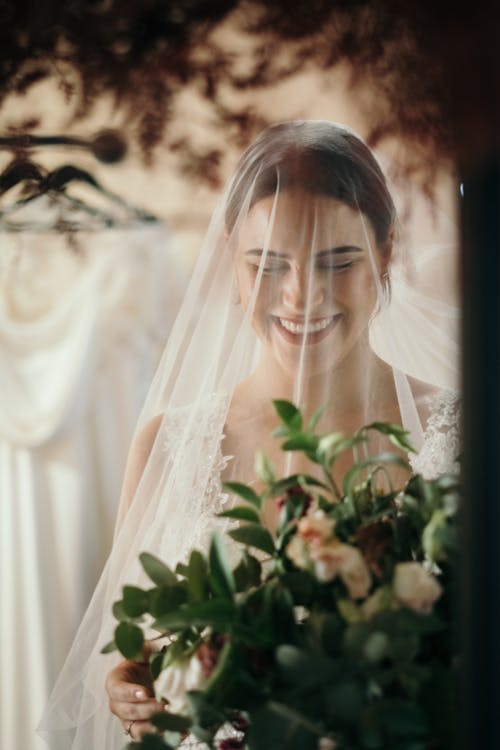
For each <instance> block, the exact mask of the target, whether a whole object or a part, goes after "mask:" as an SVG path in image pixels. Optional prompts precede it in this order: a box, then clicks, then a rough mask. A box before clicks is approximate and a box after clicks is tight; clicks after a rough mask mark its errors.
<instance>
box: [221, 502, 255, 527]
mask: <svg viewBox="0 0 500 750" xmlns="http://www.w3.org/2000/svg"><path fill="white" fill-rule="evenodd" d="M217 516H218V518H235V519H236V520H237V521H251V522H253V523H258V524H260V516H259V514H258V513H257V512H256V511H255V510H254V509H253V508H247V507H246V506H243V505H239V506H236V507H235V508H231V510H225V511H223V512H222V513H218V514H217Z"/></svg>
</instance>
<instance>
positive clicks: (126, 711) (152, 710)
mask: <svg viewBox="0 0 500 750" xmlns="http://www.w3.org/2000/svg"><path fill="white" fill-rule="evenodd" d="M109 709H110V711H111V713H113V714H115V716H118V718H119V719H121V720H122V721H129V722H130V721H133V720H144V719H150V718H151V716H153V714H157V713H159V712H160V711H164V710H165V707H164V706H163V704H162V703H158V702H157V701H154V700H149V701H143V702H140V703H127V702H123V701H110V702H109Z"/></svg>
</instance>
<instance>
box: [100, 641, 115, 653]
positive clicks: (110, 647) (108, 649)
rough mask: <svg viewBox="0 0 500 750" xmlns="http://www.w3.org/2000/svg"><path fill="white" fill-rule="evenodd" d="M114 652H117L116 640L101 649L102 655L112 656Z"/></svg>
mask: <svg viewBox="0 0 500 750" xmlns="http://www.w3.org/2000/svg"><path fill="white" fill-rule="evenodd" d="M112 651H116V643H115V641H114V639H113V640H112V641H109V643H106V645H105V646H103V647H102V648H101V654H110V653H111V652H112Z"/></svg>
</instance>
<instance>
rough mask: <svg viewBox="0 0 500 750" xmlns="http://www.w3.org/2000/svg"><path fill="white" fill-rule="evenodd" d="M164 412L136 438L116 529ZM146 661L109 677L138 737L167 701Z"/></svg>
mask: <svg viewBox="0 0 500 750" xmlns="http://www.w3.org/2000/svg"><path fill="white" fill-rule="evenodd" d="M161 420H162V415H161V414H159V415H158V416H156V417H154V418H153V419H152V420H151V421H149V422H148V423H147V424H146V425H145V426H144V427H143V428H142V430H141V431H140V432H139V433H138V434H137V436H136V438H135V439H134V441H133V443H132V445H131V448H130V451H129V455H128V459H127V465H126V468H125V476H124V479H123V486H122V492H121V497H120V505H119V509H118V517H117V523H116V529H117V530H118V529H119V528H120V527H121V525H122V523H123V519H124V518H125V516H126V514H127V511H128V509H129V507H130V505H131V503H132V500H133V498H134V495H135V493H136V490H137V487H138V485H139V482H140V480H141V477H142V475H143V472H144V469H145V467H146V464H147V462H148V459H149V456H150V454H151V450H152V448H153V445H154V442H155V440H156V436H157V434H158V430H159V429H160V425H161ZM144 656H145V660H144V661H143V662H135V661H129V660H125V661H121V662H120V663H119V664H118V665H117V666H116V667H115V668H114V669H112V670H111V671H110V672H109V673H108V675H107V677H106V683H105V686H106V691H107V693H108V698H109V710H110V711H111V713H113V714H115V716H117V717H118V719H119V720H120V721H121V723H122V726H123V728H124V730H125V732H126V733H128V734H129V735H130V737H132V739H135V740H138V739H140V738H141V737H142V736H143V735H144V734H147V733H154V732H156V728H155V727H154V726H153V725H152V724H151V722H150V721H149V719H150V717H151V716H152V715H153V714H155V713H158V712H159V711H162V710H163V704H161V703H158V702H157V701H156V700H155V699H154V691H153V684H152V682H151V674H150V671H149V666H148V661H147V656H148V654H147V653H145V655H144Z"/></svg>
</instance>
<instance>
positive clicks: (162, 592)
mask: <svg viewBox="0 0 500 750" xmlns="http://www.w3.org/2000/svg"><path fill="white" fill-rule="evenodd" d="M187 596H188V593H187V588H186V586H185V584H184V585H182V586H180V585H177V586H158V588H155V589H151V591H150V592H149V612H151V614H152V615H153V617H160V616H161V615H164V614H166V613H167V612H172V611H173V610H176V609H178V607H180V606H181V604H184V602H185V601H186V599H187Z"/></svg>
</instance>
